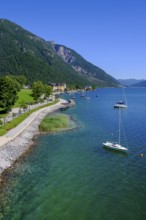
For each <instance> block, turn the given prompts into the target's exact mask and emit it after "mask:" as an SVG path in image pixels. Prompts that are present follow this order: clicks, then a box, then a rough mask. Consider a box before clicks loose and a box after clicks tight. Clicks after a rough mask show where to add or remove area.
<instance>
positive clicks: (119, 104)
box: [114, 101, 127, 108]
mask: <svg viewBox="0 0 146 220" xmlns="http://www.w3.org/2000/svg"><path fill="white" fill-rule="evenodd" d="M114 108H127V105H126V104H125V103H124V101H118V102H117V103H116V104H115V105H114Z"/></svg>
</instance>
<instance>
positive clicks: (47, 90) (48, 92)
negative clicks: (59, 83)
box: [44, 85, 53, 98]
mask: <svg viewBox="0 0 146 220" xmlns="http://www.w3.org/2000/svg"><path fill="white" fill-rule="evenodd" d="M52 92H53V89H52V87H51V86H48V85H44V95H45V98H48V97H49V96H50V95H51V94H52Z"/></svg>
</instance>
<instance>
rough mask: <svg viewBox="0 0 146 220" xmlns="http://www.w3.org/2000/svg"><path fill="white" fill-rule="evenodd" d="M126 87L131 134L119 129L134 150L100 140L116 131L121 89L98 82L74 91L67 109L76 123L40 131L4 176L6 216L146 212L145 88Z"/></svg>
mask: <svg viewBox="0 0 146 220" xmlns="http://www.w3.org/2000/svg"><path fill="white" fill-rule="evenodd" d="M125 93H126V97H127V101H128V108H127V109H123V110H122V122H123V125H124V131H125V136H126V139H125V137H124V135H123V136H121V142H122V144H124V146H126V147H127V146H128V149H129V152H128V153H120V152H114V151H112V150H107V149H105V148H104V147H103V145H102V143H103V142H105V141H107V140H115V141H116V140H117V138H118V110H117V109H114V108H113V105H114V104H115V102H116V101H118V100H119V99H120V97H121V89H114V88H111V89H109V88H107V89H98V90H96V91H94V92H87V93H86V96H88V98H85V97H80V94H79V93H75V94H74V96H75V100H76V107H74V108H70V109H68V110H67V111H65V112H64V114H68V115H70V116H71V117H72V118H73V119H74V120H75V121H76V122H77V125H78V126H77V128H76V129H74V130H72V131H64V132H61V133H59V134H52V135H43V136H40V137H38V138H35V145H34V146H33V147H32V149H31V150H30V151H29V152H28V154H26V155H25V156H24V157H22V158H21V159H20V161H19V162H18V163H16V165H15V166H14V168H13V169H12V170H11V171H9V172H7V173H6V174H5V176H4V180H5V183H4V184H2V186H1V188H0V219H4V220H9V219H13V220H20V219H21V220H22V219H25V220H145V219H146V208H145V207H146V88H140V89H138V88H127V89H125ZM96 94H98V97H96ZM64 97H65V98H67V99H69V98H70V97H69V95H66V96H64ZM127 144H128V145H127ZM140 154H144V157H140V156H139V155H140Z"/></svg>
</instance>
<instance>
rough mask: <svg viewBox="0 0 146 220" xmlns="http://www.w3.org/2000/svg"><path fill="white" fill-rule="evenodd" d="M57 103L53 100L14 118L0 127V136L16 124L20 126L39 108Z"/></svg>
mask: <svg viewBox="0 0 146 220" xmlns="http://www.w3.org/2000/svg"><path fill="white" fill-rule="evenodd" d="M57 102H59V100H55V101H54V102H51V103H48V104H45V105H42V106H40V107H38V108H35V109H32V110H30V111H28V112H26V113H24V114H22V115H20V116H18V117H16V118H14V119H13V120H12V121H10V122H7V123H6V124H5V126H4V125H3V126H1V127H0V136H2V135H4V134H6V132H7V131H9V130H10V129H12V128H15V127H16V126H17V125H18V124H20V123H21V122H22V121H23V120H24V119H26V118H27V117H28V116H29V115H30V114H32V113H33V112H35V111H37V110H39V109H41V108H45V107H48V106H51V105H54V104H56V103H57Z"/></svg>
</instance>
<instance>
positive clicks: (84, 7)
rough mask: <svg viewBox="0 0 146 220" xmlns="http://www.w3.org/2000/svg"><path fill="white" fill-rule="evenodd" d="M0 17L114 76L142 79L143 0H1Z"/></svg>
mask: <svg viewBox="0 0 146 220" xmlns="http://www.w3.org/2000/svg"><path fill="white" fill-rule="evenodd" d="M0 17H1V18H5V19H9V20H11V21H13V22H15V23H17V24H18V25H20V26H22V27H23V28H24V29H27V30H29V31H31V32H32V33H34V34H36V35H38V36H39V37H42V38H43V39H45V40H49V41H50V40H53V41H55V42H56V43H58V44H63V45H65V46H67V47H69V48H72V49H74V50H75V51H76V52H78V53H79V54H80V55H82V56H83V57H84V58H85V59H86V60H88V61H89V62H91V63H93V64H95V65H96V66H98V67H100V68H102V69H103V70H105V71H106V72H107V73H108V74H110V75H112V76H113V77H115V78H117V79H119V78H120V79H128V78H136V79H146V1H145V0H0Z"/></svg>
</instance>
